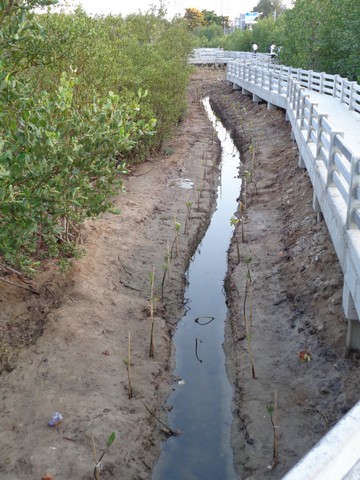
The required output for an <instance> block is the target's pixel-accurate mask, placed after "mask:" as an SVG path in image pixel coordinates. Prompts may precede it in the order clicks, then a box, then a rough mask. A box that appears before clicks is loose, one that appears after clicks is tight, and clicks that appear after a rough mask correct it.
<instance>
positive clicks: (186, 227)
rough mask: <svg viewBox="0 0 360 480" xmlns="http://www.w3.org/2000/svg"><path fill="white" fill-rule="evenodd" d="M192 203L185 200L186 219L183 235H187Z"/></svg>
mask: <svg viewBox="0 0 360 480" xmlns="http://www.w3.org/2000/svg"><path fill="white" fill-rule="evenodd" d="M192 204H193V202H190V201H189V200H186V203H185V205H186V218H185V228H184V233H185V235H188V233H189V223H190V218H191V207H192Z"/></svg>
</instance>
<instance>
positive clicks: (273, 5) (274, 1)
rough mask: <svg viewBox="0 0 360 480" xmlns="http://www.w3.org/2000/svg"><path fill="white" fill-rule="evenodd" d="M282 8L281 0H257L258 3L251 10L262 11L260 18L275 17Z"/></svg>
mask: <svg viewBox="0 0 360 480" xmlns="http://www.w3.org/2000/svg"><path fill="white" fill-rule="evenodd" d="M284 8H285V6H284V3H283V0H259V3H258V4H257V5H255V7H254V8H253V11H254V12H260V13H262V18H267V17H274V18H276V17H278V16H279V15H280V13H281V12H282V11H283V10H284Z"/></svg>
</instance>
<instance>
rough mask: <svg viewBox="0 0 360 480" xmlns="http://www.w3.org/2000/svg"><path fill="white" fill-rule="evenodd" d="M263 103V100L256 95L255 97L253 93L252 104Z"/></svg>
mask: <svg viewBox="0 0 360 480" xmlns="http://www.w3.org/2000/svg"><path fill="white" fill-rule="evenodd" d="M262 101H263V99H262V98H261V97H258V96H257V95H255V93H253V102H254V103H261V102H262Z"/></svg>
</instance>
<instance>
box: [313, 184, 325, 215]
mask: <svg viewBox="0 0 360 480" xmlns="http://www.w3.org/2000/svg"><path fill="white" fill-rule="evenodd" d="M313 209H314V212H315V213H316V222H317V223H320V222H322V221H323V219H324V217H323V214H322V211H321V207H320V203H319V200H318V198H317V196H316V193H315V190H314V191H313Z"/></svg>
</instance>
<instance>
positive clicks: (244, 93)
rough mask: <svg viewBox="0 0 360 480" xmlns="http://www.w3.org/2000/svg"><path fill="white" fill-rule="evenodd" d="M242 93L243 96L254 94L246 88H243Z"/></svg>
mask: <svg viewBox="0 0 360 480" xmlns="http://www.w3.org/2000/svg"><path fill="white" fill-rule="evenodd" d="M241 93H242V94H243V95H252V93H251V92H249V90H246V88H244V87H242V89H241Z"/></svg>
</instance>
